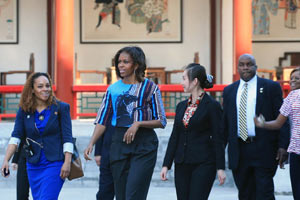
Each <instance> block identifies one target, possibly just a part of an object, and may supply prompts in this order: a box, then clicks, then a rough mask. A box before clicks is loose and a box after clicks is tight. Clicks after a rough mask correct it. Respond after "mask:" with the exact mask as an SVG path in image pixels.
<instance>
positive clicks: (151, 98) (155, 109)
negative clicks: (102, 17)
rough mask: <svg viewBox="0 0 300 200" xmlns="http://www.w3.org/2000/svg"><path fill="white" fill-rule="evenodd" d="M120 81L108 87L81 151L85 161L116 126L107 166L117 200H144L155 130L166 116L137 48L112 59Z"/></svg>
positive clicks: (153, 154) (153, 157) (124, 50)
mask: <svg viewBox="0 0 300 200" xmlns="http://www.w3.org/2000/svg"><path fill="white" fill-rule="evenodd" d="M114 61H115V66H116V72H117V75H118V77H120V78H121V79H120V80H119V81H117V82H116V83H114V84H112V85H110V86H109V88H108V89H107V91H106V95H105V97H104V99H103V101H102V104H101V106H100V109H99V111H98V115H97V117H96V120H95V124H96V126H95V129H94V133H93V136H92V138H91V140H90V143H89V145H88V147H87V148H86V149H85V151H84V157H85V159H87V160H90V159H91V158H90V157H89V155H90V154H91V152H92V151H93V146H94V144H95V143H96V141H97V139H98V138H99V137H100V136H101V135H102V134H103V133H104V131H105V129H106V127H107V126H108V125H112V126H114V127H115V129H114V132H113V133H112V143H111V147H110V164H111V165H110V166H111V171H112V176H113V179H114V180H113V181H114V187H115V193H116V199H117V200H124V199H130V200H146V198H147V193H148V189H149V185H150V182H151V178H152V174H153V170H154V166H155V162H156V157H157V148H158V139H157V136H156V133H155V132H154V130H153V129H154V128H164V127H165V126H166V117H165V112H164V108H163V103H162V99H161V94H160V91H159V88H158V86H157V85H156V84H155V83H153V82H152V81H150V80H149V79H147V78H144V75H145V70H146V58H145V54H144V52H143V50H142V49H141V48H139V47H124V48H122V49H121V50H119V51H118V52H117V54H116V56H115V59H114Z"/></svg>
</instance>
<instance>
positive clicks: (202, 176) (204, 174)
mask: <svg viewBox="0 0 300 200" xmlns="http://www.w3.org/2000/svg"><path fill="white" fill-rule="evenodd" d="M215 178H216V165H215V163H212V162H207V163H201V164H175V187H176V194H177V199H178V200H207V199H208V196H209V193H210V191H211V188H212V185H213V183H214V180H215Z"/></svg>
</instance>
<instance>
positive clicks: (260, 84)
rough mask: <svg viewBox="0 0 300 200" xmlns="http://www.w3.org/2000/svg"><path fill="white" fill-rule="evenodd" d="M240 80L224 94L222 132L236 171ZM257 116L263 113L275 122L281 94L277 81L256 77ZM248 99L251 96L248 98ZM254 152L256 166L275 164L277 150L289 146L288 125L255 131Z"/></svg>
mask: <svg viewBox="0 0 300 200" xmlns="http://www.w3.org/2000/svg"><path fill="white" fill-rule="evenodd" d="M239 84H240V81H236V82H234V83H232V84H231V85H229V86H227V87H226V88H225V89H224V92H223V111H224V112H223V119H222V126H221V129H222V131H221V132H222V133H223V135H224V137H225V141H226V143H228V159H229V168H230V169H236V168H237V167H238V163H239V157H240V152H239V144H238V135H237V109H236V95H237V90H238V87H239ZM256 95H257V96H256V110H255V113H256V115H259V114H263V116H264V117H265V119H266V121H269V120H274V119H276V118H277V116H278V114H279V109H280V106H281V104H282V91H281V87H280V85H279V84H278V83H277V82H274V81H271V80H268V79H263V78H259V77H257V94H256ZM250 98H251V97H250ZM255 134H256V144H257V148H256V150H257V151H256V152H253V155H254V156H256V157H257V160H258V163H259V164H260V165H261V166H262V167H274V166H276V165H277V162H276V159H275V158H276V154H277V150H278V148H284V149H286V148H287V147H288V144H289V126H288V123H286V124H285V125H284V126H283V128H281V129H280V130H276V131H274V130H266V129H261V128H257V127H256V128H255Z"/></svg>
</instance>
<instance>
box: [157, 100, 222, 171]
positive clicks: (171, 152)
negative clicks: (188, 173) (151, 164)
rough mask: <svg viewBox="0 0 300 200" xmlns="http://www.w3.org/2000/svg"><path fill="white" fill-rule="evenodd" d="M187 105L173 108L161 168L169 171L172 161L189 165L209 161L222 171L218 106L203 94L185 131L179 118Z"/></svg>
mask: <svg viewBox="0 0 300 200" xmlns="http://www.w3.org/2000/svg"><path fill="white" fill-rule="evenodd" d="M187 102H188V100H185V101H182V102H180V103H179V104H178V105H177V108H176V116H175V121H174V125H173V131H172V133H171V137H170V139H169V144H168V148H167V151H166V155H165V158H164V162H163V166H166V167H168V168H169V169H170V168H171V166H172V163H173V160H174V161H175V163H189V164H198V163H202V162H210V161H211V162H216V166H217V169H224V168H225V158H224V143H223V141H222V138H221V137H220V130H219V125H220V123H221V116H222V110H221V106H220V104H219V103H218V102H217V101H215V100H214V99H213V98H212V97H210V96H209V95H207V94H205V95H204V96H203V98H202V100H201V102H200V104H199V105H198V108H197V109H196V111H195V113H194V115H193V116H192V117H191V119H190V121H189V125H188V127H187V128H185V126H184V124H183V122H182V119H183V116H184V113H185V110H186V108H187Z"/></svg>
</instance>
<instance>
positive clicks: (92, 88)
mask: <svg viewBox="0 0 300 200" xmlns="http://www.w3.org/2000/svg"><path fill="white" fill-rule="evenodd" d="M107 87H108V85H74V86H73V87H72V92H73V108H72V109H73V113H74V117H75V118H77V117H95V116H96V115H97V113H77V93H79V92H105V91H106V89H107ZM224 87H226V85H214V87H213V88H211V89H208V90H207V91H209V92H222V91H223V90H224ZM53 88H54V91H56V87H55V86H53ZM159 88H160V90H161V92H183V88H182V86H181V85H159ZM22 90H23V86H21V85H0V94H9V93H21V92H22ZM282 90H283V95H284V97H286V96H287V95H288V93H289V91H290V86H289V85H283V86H282ZM166 115H167V116H174V115H175V113H173V112H167V113H166ZM14 117H16V114H15V113H0V121H1V120H2V118H14Z"/></svg>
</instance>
